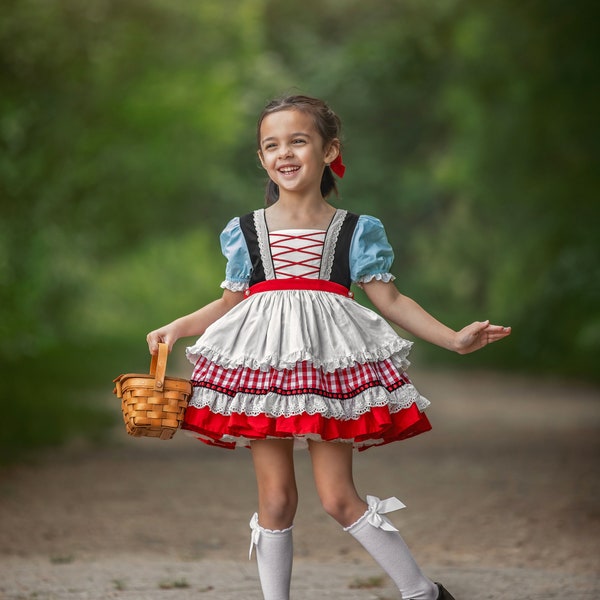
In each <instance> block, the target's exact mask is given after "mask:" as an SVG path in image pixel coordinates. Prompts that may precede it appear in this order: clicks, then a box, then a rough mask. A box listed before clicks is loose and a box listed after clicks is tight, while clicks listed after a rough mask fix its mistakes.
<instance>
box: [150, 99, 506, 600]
mask: <svg viewBox="0 0 600 600" xmlns="http://www.w3.org/2000/svg"><path fill="white" fill-rule="evenodd" d="M257 144H258V157H259V159H260V162H261V164H262V166H263V168H264V169H265V170H266V172H267V175H268V176H269V182H268V185H267V194H266V200H267V205H268V208H266V209H260V210H257V211H254V212H253V213H250V214H248V215H245V216H243V217H240V218H235V219H233V220H232V221H230V222H229V224H228V225H227V227H226V228H225V230H224V231H223V233H222V234H221V246H222V250H223V253H224V255H225V257H226V258H227V261H228V262H227V267H226V279H225V281H224V282H223V284H222V287H223V289H224V291H223V295H222V297H221V298H220V299H218V300H216V301H214V302H212V303H211V304H208V305H207V306H205V307H204V308H201V309H200V310H198V311H197V312H194V313H192V314H190V315H187V316H184V317H182V318H180V319H177V320H175V321H173V322H172V323H170V324H168V325H165V326H164V327H161V328H160V329H157V330H155V331H152V332H150V333H149V334H148V336H147V341H148V346H149V348H150V352H151V353H155V352H157V349H158V343H159V342H163V343H166V344H167V345H168V346H169V349H171V348H172V347H173V344H174V342H175V341H176V340H177V339H179V338H181V337H187V336H198V335H200V336H201V337H200V338H199V339H198V341H197V342H196V343H195V344H194V345H193V346H191V347H189V348H187V356H188V358H189V359H190V361H192V363H194V365H195V367H194V371H193V375H192V385H193V388H194V392H193V395H192V399H191V401H190V404H189V408H188V409H187V411H186V415H185V423H184V425H183V427H184V428H185V429H188V430H190V431H192V432H194V434H195V435H196V436H197V437H198V438H199V439H200V440H202V441H204V442H206V443H208V444H212V445H217V446H223V447H225V448H235V447H236V446H246V447H249V448H250V449H251V451H252V459H253V464H254V469H255V472H256V479H257V487H258V513H255V514H254V516H253V517H252V520H251V521H250V527H251V532H252V533H251V545H250V554H252V550H253V548H256V555H257V562H258V571H259V577H260V582H261V586H262V591H263V595H264V598H265V600H285V599H287V598H289V589H290V577H291V570H292V523H293V520H294V515H295V512H296V507H297V502H298V492H297V489H296V482H295V476H294V464H293V447H294V445H295V444H304V445H308V448H309V450H310V456H311V460H312V465H313V472H314V478H315V482H316V486H317V490H318V494H319V497H320V499H321V501H322V504H323V507H324V509H325V510H326V511H327V513H328V514H330V515H331V516H332V517H333V518H334V519H336V521H338V522H339V523H340V525H341V526H342V527H343V528H344V530H345V531H347V532H348V533H350V535H352V536H354V537H355V538H356V539H357V540H358V541H359V542H360V543H361V544H362V545H363V546H364V547H365V548H366V550H367V551H368V552H369V553H370V554H371V555H372V556H373V558H374V559H375V560H376V561H377V562H378V563H379V564H380V565H381V567H382V568H383V569H384V570H385V571H386V572H387V573H388V574H389V576H390V577H391V578H392V580H393V581H394V583H395V584H396V585H397V587H398V590H399V591H400V594H401V595H402V598H403V599H405V600H408V599H411V600H436V599H438V598H439V599H443V600H448V599H450V600H452V596H451V595H450V594H449V593H448V592H447V591H446V590H445V589H444V588H443V587H442V586H441V585H440V584H436V583H433V582H432V581H431V580H429V579H428V578H427V577H426V576H425V575H424V574H423V573H422V572H421V570H420V569H419V567H418V566H417V564H416V563H415V561H414V559H413V558H412V556H411V554H410V551H409V550H408V548H407V546H406V544H405V543H404V541H403V539H402V537H401V536H400V533H399V532H398V530H397V529H396V528H395V527H394V526H393V525H392V524H391V522H390V521H389V520H388V518H387V517H386V516H385V513H388V512H390V511H393V510H397V509H399V508H402V507H403V506H404V505H403V504H402V503H401V502H400V501H399V500H398V499H397V498H388V499H387V500H384V501H381V500H380V499H379V498H377V497H375V496H367V497H366V501H365V500H363V499H362V498H361V497H360V496H359V495H358V493H357V491H356V488H355V486H354V482H353V478H352V457H353V449H354V448H357V449H358V450H365V449H367V448H370V447H371V446H377V445H381V444H387V443H389V442H393V441H397V440H402V439H405V438H408V437H410V436H414V435H417V434H420V433H423V432H424V431H427V430H429V429H430V428H431V426H430V424H429V421H428V420H427V417H426V415H425V412H424V410H425V408H426V407H427V405H428V404H429V403H428V401H427V400H426V399H425V398H423V397H422V396H420V394H419V393H418V391H417V390H416V389H415V388H414V387H413V385H412V383H411V382H410V380H409V379H408V377H407V375H406V374H405V369H406V368H407V367H408V365H409V362H408V360H407V356H408V352H409V349H410V346H411V343H410V342H408V341H406V340H404V339H402V338H401V337H399V336H398V335H397V334H396V333H395V331H394V330H393V329H392V327H391V326H390V325H389V324H388V323H387V321H386V320H384V318H385V319H387V320H389V321H392V322H393V323H396V324H397V325H398V326H400V327H402V328H403V329H405V330H406V331H409V332H411V333H412V334H414V335H416V336H418V337H420V338H422V339H424V340H427V341H429V342H431V343H434V344H437V345H439V346H442V347H443V348H447V349H448V350H453V351H455V352H458V353H460V354H466V353H468V352H473V351H474V350H478V349H479V348H482V347H483V346H485V345H486V344H488V343H490V342H494V341H496V340H499V339H501V338H504V337H506V336H507V335H509V333H510V328H508V327H500V326H496V325H491V324H490V323H489V321H484V322H475V323H472V324H471V325H468V326H467V327H465V328H464V329H462V330H461V331H458V332H456V331H453V330H452V329H449V328H448V327H446V326H445V325H443V324H442V323H440V322H439V321H437V320H436V319H434V318H433V317H432V316H431V315H429V314H428V313H427V312H426V311H425V310H423V309H422V308H421V307H420V306H419V305H418V304H417V303H415V302H414V301H413V300H411V299H410V298H408V297H406V296H404V295H402V294H400V293H399V292H398V290H397V289H396V287H395V285H394V284H393V283H392V281H393V279H394V277H393V275H392V274H391V273H390V269H391V265H392V260H393V252H392V249H391V247H390V245H389V243H388V241H387V239H386V235H385V231H384V228H383V226H382V224H381V222H380V221H378V220H377V219H375V218H373V217H370V216H358V215H354V214H351V213H349V212H347V211H345V210H342V209H336V208H334V207H333V206H332V205H331V204H329V203H328V202H327V200H326V199H327V197H328V196H329V195H330V194H331V193H332V192H336V193H337V188H336V179H335V177H334V173H335V174H336V175H337V176H338V177H342V176H343V174H344V170H345V167H344V165H343V163H342V160H341V154H340V120H339V118H338V117H337V115H336V114H335V113H333V112H332V110H331V109H330V108H329V107H328V106H327V105H326V104H325V103H324V102H322V101H321V100H318V99H315V98H310V97H306V96H289V97H285V98H282V99H279V100H275V101H273V102H271V103H270V104H268V105H267V106H266V108H265V109H264V111H263V113H262V114H261V116H260V118H259V121H258V128H257ZM352 283H356V284H358V285H360V286H361V287H362V288H363V289H364V291H365V292H366V294H367V296H368V298H369V299H370V300H371V301H372V303H373V305H374V306H375V307H376V308H377V309H378V311H379V312H380V313H381V315H383V317H384V318H382V317H380V316H379V315H378V314H376V313H374V312H373V311H371V310H368V309H366V308H364V307H362V306H361V305H359V304H358V303H357V302H355V301H354V300H353V298H352V292H351V291H350V286H351V284H352Z"/></svg>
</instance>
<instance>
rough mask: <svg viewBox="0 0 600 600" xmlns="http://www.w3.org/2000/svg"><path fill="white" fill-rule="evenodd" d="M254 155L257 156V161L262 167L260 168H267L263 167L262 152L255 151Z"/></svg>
mask: <svg viewBox="0 0 600 600" xmlns="http://www.w3.org/2000/svg"><path fill="white" fill-rule="evenodd" d="M256 154H258V160H260V164H261V165H262V168H263V169H266V168H267V167H265V161H264V160H263V155H262V152H261V151H260V150H257V151H256Z"/></svg>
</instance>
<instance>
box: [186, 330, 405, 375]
mask: <svg viewBox="0 0 600 600" xmlns="http://www.w3.org/2000/svg"><path fill="white" fill-rule="evenodd" d="M412 345H413V343H412V342H409V341H408V340H405V339H404V338H400V337H398V338H396V339H395V340H394V341H393V342H392V343H390V344H387V345H385V346H381V347H379V348H374V349H373V350H371V351H368V350H364V351H362V352H355V353H353V354H350V355H344V356H335V357H332V358H330V359H323V358H321V357H319V356H315V355H314V354H313V353H312V352H310V351H309V350H301V351H298V352H294V353H291V354H286V355H285V356H281V355H279V354H277V355H267V356H261V357H260V358H257V357H254V356H247V355H246V356H240V357H231V356H229V355H226V354H223V353H222V352H220V351H219V350H217V349H216V348H209V347H207V346H205V345H202V344H200V343H197V344H196V345H194V346H191V347H189V348H187V349H186V355H187V358H188V360H190V362H192V363H195V362H196V361H197V360H198V358H200V356H203V357H205V358H206V359H207V360H209V361H210V362H213V363H216V364H217V365H219V366H220V367H223V368H225V369H236V368H238V367H245V368H248V369H252V370H253V371H269V370H270V369H277V370H278V371H281V370H283V369H293V368H294V367H295V366H296V365H297V364H298V363H299V362H308V363H310V364H312V365H313V366H314V367H316V368H317V369H323V370H324V371H326V372H328V373H330V372H333V371H336V370H337V369H346V368H348V367H351V366H352V365H354V364H356V363H363V364H364V363H372V362H380V361H382V360H387V359H390V360H391V361H392V362H393V363H394V366H396V368H397V369H398V370H399V371H406V369H408V367H410V361H409V360H408V355H409V353H410V349H411V347H412Z"/></svg>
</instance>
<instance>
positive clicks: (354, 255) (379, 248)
mask: <svg viewBox="0 0 600 600" xmlns="http://www.w3.org/2000/svg"><path fill="white" fill-rule="evenodd" d="M393 262H394V251H393V250H392V247H391V246H390V243H389V242H388V239H387V236H386V235H385V229H384V228H383V224H382V222H381V221H380V220H379V219H376V218H375V217H370V216H368V215H361V216H360V217H359V218H358V222H357V223H356V227H355V229H354V234H353V236H352V242H351V243H350V277H351V279H352V281H353V282H354V283H368V282H369V281H372V280H373V279H377V280H379V281H385V282H386V283H388V282H389V281H393V280H394V279H395V277H394V276H393V275H392V274H391V273H390V270H391V268H392V263H393Z"/></svg>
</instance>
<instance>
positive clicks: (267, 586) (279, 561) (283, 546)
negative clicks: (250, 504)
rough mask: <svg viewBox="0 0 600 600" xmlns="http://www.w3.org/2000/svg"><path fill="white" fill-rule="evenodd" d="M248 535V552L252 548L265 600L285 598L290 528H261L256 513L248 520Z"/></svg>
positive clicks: (287, 594)
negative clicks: (249, 530)
mask: <svg viewBox="0 0 600 600" xmlns="http://www.w3.org/2000/svg"><path fill="white" fill-rule="evenodd" d="M250 529H251V530H252V537H251V541H250V554H249V556H248V558H250V557H251V556H252V548H254V547H256V562H257V564H258V576H259V578H260V586H261V588H262V592H263V596H264V599H265V600H289V597H290V581H291V578H292V560H293V557H294V551H293V542H292V527H288V528H287V529H281V530H275V531H273V530H271V529H265V528H264V527H261V526H260V525H259V524H258V514H257V513H254V515H253V516H252V519H251V521H250Z"/></svg>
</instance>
